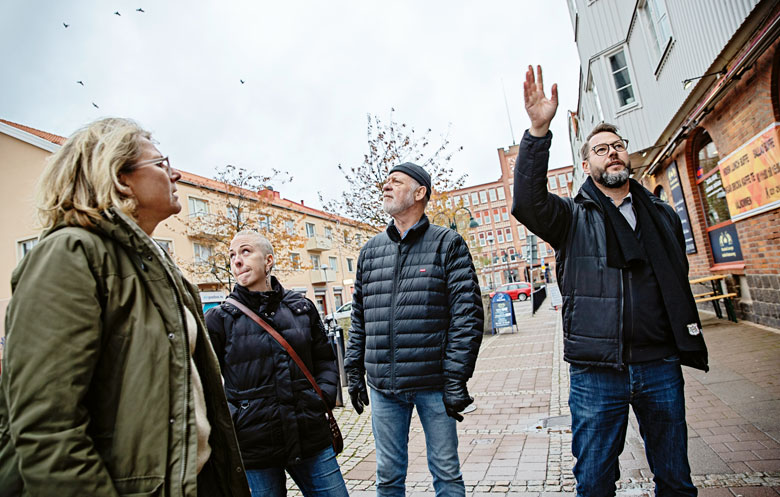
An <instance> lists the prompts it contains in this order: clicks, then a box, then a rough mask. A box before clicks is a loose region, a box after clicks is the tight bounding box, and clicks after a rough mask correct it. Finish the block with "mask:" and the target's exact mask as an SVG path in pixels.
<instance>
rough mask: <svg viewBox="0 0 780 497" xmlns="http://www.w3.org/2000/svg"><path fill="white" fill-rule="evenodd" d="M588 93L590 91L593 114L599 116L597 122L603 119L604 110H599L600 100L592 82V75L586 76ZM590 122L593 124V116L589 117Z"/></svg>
mask: <svg viewBox="0 0 780 497" xmlns="http://www.w3.org/2000/svg"><path fill="white" fill-rule="evenodd" d="M588 93H590V99H591V103H592V104H593V108H594V109H595V110H596V112H595V114H596V116H598V118H599V122H603V121H604V111H603V110H601V100H600V99H599V92H598V90H597V89H596V84H595V83H594V82H593V75H592V74H591V75H590V76H588ZM590 122H591V124H593V116H591V118H590Z"/></svg>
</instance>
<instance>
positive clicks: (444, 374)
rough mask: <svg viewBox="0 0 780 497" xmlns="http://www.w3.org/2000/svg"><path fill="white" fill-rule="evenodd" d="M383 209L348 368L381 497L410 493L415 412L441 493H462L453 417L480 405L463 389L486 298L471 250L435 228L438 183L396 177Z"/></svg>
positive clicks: (401, 170) (355, 304) (407, 173)
mask: <svg viewBox="0 0 780 497" xmlns="http://www.w3.org/2000/svg"><path fill="white" fill-rule="evenodd" d="M382 193H383V195H382V197H383V207H384V210H385V212H387V214H389V215H390V216H391V217H392V218H393V219H392V221H390V224H389V225H388V227H387V230H385V231H384V232H382V233H380V234H379V235H377V236H375V237H374V238H372V239H371V240H369V241H368V242H367V243H366V245H365V246H364V247H363V248H362V249H361V251H360V257H359V258H358V264H357V273H356V275H355V293H354V294H353V296H352V326H351V329H350V331H349V345H348V348H347V354H346V359H345V367H346V370H347V376H348V379H349V395H350V397H351V399H352V405H353V406H354V408H355V410H356V411H357V412H358V414H360V413H362V412H363V406H364V405H366V404H368V403H369V392H368V389H367V387H366V380H365V378H364V375H365V377H367V379H368V386H369V387H371V388H370V394H371V396H370V398H371V403H372V405H373V409H372V412H371V424H372V429H373V432H374V440H375V443H376V463H377V482H376V486H377V496H379V497H384V496H403V495H404V492H405V480H406V470H407V465H408V449H407V443H408V440H409V423H410V421H411V417H412V410H413V409H415V408H416V409H417V414H418V415H419V417H420V421H421V422H422V425H423V432H424V433H425V441H426V445H427V447H428V451H427V453H428V466H429V468H430V470H431V474H432V475H433V486H434V489H435V490H436V495H437V496H455V497H459V496H464V495H465V486H464V484H463V476H462V474H461V471H460V462H459V459H458V434H457V428H456V422H455V421H456V420H458V421H462V420H463V416H461V414H460V412H461V411H462V410H463V409H464V408H466V406H468V405H469V404H471V403H472V402H474V399H472V398H471V397H470V396H469V394H468V390H467V388H466V382H467V381H468V380H469V378H471V376H472V374H473V373H474V366H475V363H476V360H477V353H478V351H479V345H480V342H481V341H482V325H483V319H484V318H483V313H482V299H481V296H480V292H479V284H478V283H477V275H476V271H475V270H474V265H473V264H472V261H471V255H470V254H469V250H468V246H467V245H466V242H465V241H464V240H463V238H462V237H461V236H460V235H459V234H458V233H457V232H456V231H453V230H450V229H447V228H443V227H441V226H435V225H432V224H430V223H429V221H428V218H427V217H426V216H425V214H424V211H425V206H426V204H427V203H428V200H429V199H430V197H431V177H430V175H429V174H428V173H427V172H426V171H425V169H423V168H422V167H420V166H418V165H417V164H412V163H411V162H406V163H403V164H400V165H397V166H395V167H393V168H392V169H391V170H390V173H389V175H388V178H387V181H386V183H385V185H384V187H383V190H382Z"/></svg>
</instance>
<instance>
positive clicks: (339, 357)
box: [320, 264, 347, 407]
mask: <svg viewBox="0 0 780 497" xmlns="http://www.w3.org/2000/svg"><path fill="white" fill-rule="evenodd" d="M320 269H322V272H323V274H324V275H325V306H326V307H327V306H330V302H328V301H329V300H330V298H328V266H327V264H323V265H322V266H320ZM331 309H332V310H331V311H330V315H331V317H330V318H328V315H327V314H325V322H326V323H327V324H328V336H329V337H330V338H331V340H333V344H334V345H335V349H336V363H337V364H338V367H339V384H338V388H337V389H336V406H338V407H343V406H344V399H343V398H342V396H341V386H342V385H344V384H345V383H346V379H347V373H346V371H344V357H343V354H342V353H341V342H340V341H339V336H338V335H336V331H337V329H338V323H336V308H335V302H334V307H332V308H331Z"/></svg>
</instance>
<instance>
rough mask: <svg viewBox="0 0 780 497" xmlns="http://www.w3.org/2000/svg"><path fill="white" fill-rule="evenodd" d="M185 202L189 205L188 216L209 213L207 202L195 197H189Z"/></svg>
mask: <svg viewBox="0 0 780 497" xmlns="http://www.w3.org/2000/svg"><path fill="white" fill-rule="evenodd" d="M187 202H188V204H189V207H190V217H200V216H205V215H206V214H208V213H209V203H208V202H206V201H205V200H201V199H199V198H195V197H189V198H188V199H187Z"/></svg>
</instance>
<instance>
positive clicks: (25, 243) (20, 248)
mask: <svg viewBox="0 0 780 497" xmlns="http://www.w3.org/2000/svg"><path fill="white" fill-rule="evenodd" d="M16 245H17V252H18V254H19V260H22V258H23V257H24V256H25V255H27V254H28V253H29V252H30V250H32V248H33V247H35V246H36V245H38V238H37V237H36V238H28V239H27V240H22V241H20V242H17V244H16Z"/></svg>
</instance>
